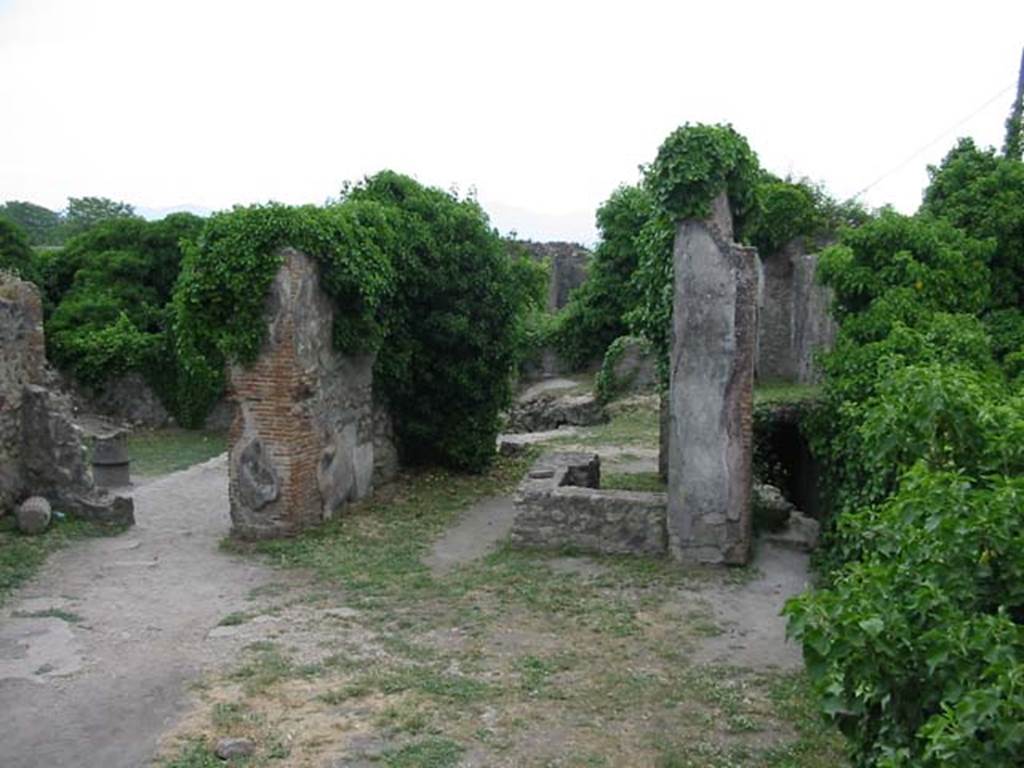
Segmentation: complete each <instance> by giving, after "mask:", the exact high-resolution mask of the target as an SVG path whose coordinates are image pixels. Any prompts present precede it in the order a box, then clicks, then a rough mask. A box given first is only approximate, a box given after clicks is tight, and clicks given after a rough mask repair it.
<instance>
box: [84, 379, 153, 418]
mask: <svg viewBox="0 0 1024 768" xmlns="http://www.w3.org/2000/svg"><path fill="white" fill-rule="evenodd" d="M82 394H83V396H84V398H85V402H84V403H83V404H82V406H81V407H83V408H85V409H87V411H88V412H91V413H98V414H101V415H103V416H110V417H112V418H115V419H118V420H120V421H124V422H127V423H129V424H134V425H136V426H140V427H147V428H153V429H155V428H159V427H163V426H166V425H167V424H168V423H169V422H170V421H171V415H170V414H169V413H168V412H167V409H166V408H164V404H163V403H162V402H160V398H158V397H157V396H156V392H154V391H153V388H152V387H150V386H149V383H148V382H147V381H146V379H145V377H143V376H142V374H140V373H136V372H131V373H126V374H123V375H121V376H115V377H113V378H111V379H109V380H107V381H106V382H104V384H103V386H102V387H98V388H95V389H85V390H83V392H82Z"/></svg>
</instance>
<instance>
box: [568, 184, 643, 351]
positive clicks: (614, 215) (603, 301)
mask: <svg viewBox="0 0 1024 768" xmlns="http://www.w3.org/2000/svg"><path fill="white" fill-rule="evenodd" d="M652 206H653V203H652V201H651V196H650V194H649V193H648V192H647V191H646V190H645V189H643V188H642V187H627V186H623V187H619V188H618V189H616V190H615V191H614V192H613V193H612V194H611V197H609V198H608V199H607V200H606V201H605V202H604V203H603V204H602V205H601V207H600V208H598V209H597V228H598V230H599V231H600V234H601V241H600V243H599V244H598V246H597V249H596V250H595V251H594V258H593V259H592V260H591V264H590V269H589V272H588V275H587V280H586V282H585V283H583V285H581V286H580V287H579V288H577V289H576V290H575V291H574V292H573V293H572V296H571V298H570V301H569V304H568V305H567V306H566V307H565V308H564V309H563V310H562V312H561V313H560V315H559V321H558V327H557V330H556V331H555V344H556V346H557V347H558V350H559V352H560V354H561V355H562V357H563V358H565V359H566V360H567V361H568V362H569V363H570V365H572V366H573V367H576V368H580V367H583V366H585V365H587V364H588V363H591V362H594V361H595V360H598V359H600V358H601V356H602V355H603V354H604V352H605V349H607V347H608V345H609V344H611V343H612V341H614V340H615V339H617V338H618V337H619V336H622V335H623V334H625V333H627V332H628V328H627V326H626V322H625V319H624V317H625V315H626V313H627V312H629V311H630V310H632V309H633V308H634V307H635V306H636V304H637V302H638V300H639V295H638V291H637V288H636V286H635V285H634V284H633V281H632V277H633V274H634V272H635V271H636V269H637V266H638V263H639V260H640V251H639V248H638V244H637V233H638V232H640V230H641V229H642V228H643V226H644V224H645V223H646V222H647V221H648V219H649V218H650V217H651V215H652V213H653V207H652Z"/></svg>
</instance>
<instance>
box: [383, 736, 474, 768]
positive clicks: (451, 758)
mask: <svg viewBox="0 0 1024 768" xmlns="http://www.w3.org/2000/svg"><path fill="white" fill-rule="evenodd" d="M464 751H465V750H464V748H463V747H462V746H461V745H459V744H457V743H456V742H454V741H452V740H451V739H445V738H442V737H437V736H432V737H430V738H426V739H423V740H422V741H418V742H416V743H415V744H409V745H408V746H405V747H402V748H401V749H399V750H397V751H394V752H389V753H387V754H385V755H384V765H386V766H387V768H454V766H456V765H458V764H459V758H460V757H462V753H463V752H464Z"/></svg>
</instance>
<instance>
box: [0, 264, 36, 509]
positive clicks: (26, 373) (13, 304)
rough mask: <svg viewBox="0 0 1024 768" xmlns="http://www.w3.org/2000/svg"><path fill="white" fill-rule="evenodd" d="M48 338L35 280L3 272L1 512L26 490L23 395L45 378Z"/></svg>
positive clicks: (0, 285) (0, 288) (0, 316)
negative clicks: (22, 431)
mask: <svg viewBox="0 0 1024 768" xmlns="http://www.w3.org/2000/svg"><path fill="white" fill-rule="evenodd" d="M45 362H46V343H45V340H44V337H43V305H42V301H41V300H40V297H39V291H38V289H37V288H36V287H35V286H34V285H32V283H29V282H26V281H24V280H20V279H19V278H17V277H15V276H14V275H12V274H9V273H6V272H0V514H3V512H5V511H12V510H13V509H14V506H15V504H16V503H17V501H18V499H19V498H20V497H21V496H22V495H23V493H24V485H25V481H24V473H23V470H22V466H21V439H22V438H21V434H22V433H21V400H22V393H23V391H24V388H25V387H26V386H27V385H29V384H36V385H40V384H42V383H43V381H44V378H45V374H44V366H45Z"/></svg>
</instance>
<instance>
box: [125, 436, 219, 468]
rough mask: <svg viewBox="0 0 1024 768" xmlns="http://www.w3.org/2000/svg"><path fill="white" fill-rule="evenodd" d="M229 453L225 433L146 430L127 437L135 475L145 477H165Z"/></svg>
mask: <svg viewBox="0 0 1024 768" xmlns="http://www.w3.org/2000/svg"><path fill="white" fill-rule="evenodd" d="M227 449H228V437H227V434H226V433H225V432H206V431H202V430H191V429H180V428H177V427H169V428H166V429H147V430H141V431H137V432H132V433H130V434H129V435H128V456H129V457H130V458H131V460H132V467H131V469H132V473H133V474H135V475H139V476H142V477H152V476H154V475H166V474H168V473H169V472H177V471H179V470H182V469H188V468H189V467H191V466H193V465H194V464H199V463H201V462H204V461H207V460H208V459H212V458H213V457H214V456H219V455H220V454H222V453H224V452H225V451H226V450H227Z"/></svg>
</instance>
